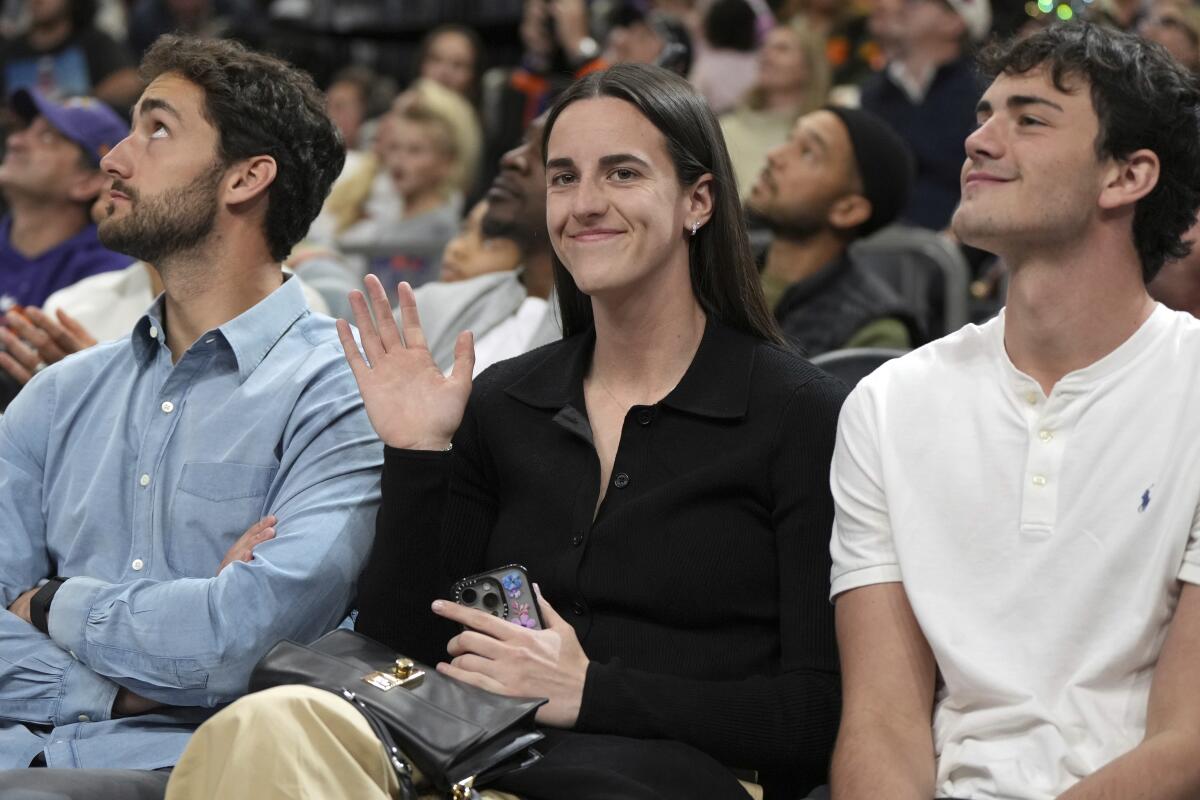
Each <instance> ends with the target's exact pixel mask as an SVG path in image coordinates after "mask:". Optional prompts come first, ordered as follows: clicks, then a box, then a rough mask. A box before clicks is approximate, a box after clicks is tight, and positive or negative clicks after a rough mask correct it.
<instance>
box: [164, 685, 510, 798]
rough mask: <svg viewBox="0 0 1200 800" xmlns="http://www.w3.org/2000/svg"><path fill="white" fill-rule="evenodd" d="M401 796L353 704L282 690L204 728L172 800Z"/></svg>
mask: <svg viewBox="0 0 1200 800" xmlns="http://www.w3.org/2000/svg"><path fill="white" fill-rule="evenodd" d="M399 791H400V785H399V783H398V782H397V780H396V773H395V772H393V771H392V767H391V765H390V764H389V763H388V760H387V757H386V756H385V755H384V752H383V747H382V746H381V745H380V744H379V740H378V739H376V738H375V734H374V733H372V731H371V728H370V726H369V725H367V722H366V720H364V719H363V717H362V715H361V714H359V713H358V710H357V709H355V708H354V706H352V705H350V704H349V703H347V702H346V701H345V700H342V699H341V698H340V697H337V696H336V695H333V694H331V693H329V692H325V691H321V690H320V689H313V688H311V687H308V686H277V687H275V688H274V689H268V690H266V691H263V692H257V693H255V694H252V695H248V696H247V697H243V698H242V699H241V700H238V701H237V702H236V703H234V704H233V705H231V706H229V708H226V709H224V710H223V711H221V713H219V714H217V715H216V716H214V717H212V718H211V719H210V720H208V721H207V722H205V723H204V724H203V725H201V726H200V729H199V730H197V731H196V734H195V735H194V736H193V737H192V740H191V742H189V743H188V747H187V750H185V751H184V752H183V756H182V757H181V758H180V760H179V763H178V764H176V765H175V771H174V772H172V773H171V781H170V783H168V784H167V800H210V799H211V798H221V800H274V799H275V798H287V800H336V799H337V798H348V799H349V798H353V800H386V799H387V798H393V797H396V796H397V794H398V792H399ZM482 796H483V797H484V798H485V800H517V798H515V797H513V796H512V795H509V794H503V793H499V792H491V791H484V792H482ZM430 797H436V795H430Z"/></svg>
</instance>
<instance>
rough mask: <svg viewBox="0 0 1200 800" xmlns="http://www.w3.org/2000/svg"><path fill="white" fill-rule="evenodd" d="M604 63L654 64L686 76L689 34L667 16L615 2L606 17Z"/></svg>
mask: <svg viewBox="0 0 1200 800" xmlns="http://www.w3.org/2000/svg"><path fill="white" fill-rule="evenodd" d="M604 60H605V61H606V62H608V63H609V64H654V65H656V66H660V67H664V68H665V69H669V70H671V71H672V72H674V73H675V74H676V75H684V76H686V75H687V74H688V73H689V72H691V69H692V35H691V34H690V33H689V32H688V30H687V28H686V27H685V26H684V24H683V22H681V21H680V20H679V19H677V18H676V17H673V16H671V15H670V14H664V13H662V12H658V11H649V12H647V11H646V10H645V9H644V7H643V6H642V5H641V4H640V3H633V2H623V3H618V4H617V5H615V6H614V7H613V9H612V11H610V12H609V15H608V36H607V37H606V38H605V47H604Z"/></svg>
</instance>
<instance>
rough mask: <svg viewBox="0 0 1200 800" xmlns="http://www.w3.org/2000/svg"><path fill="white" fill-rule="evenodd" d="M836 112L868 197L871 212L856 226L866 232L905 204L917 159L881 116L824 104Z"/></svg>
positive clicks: (893, 216) (891, 219) (885, 221)
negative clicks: (847, 138) (845, 132)
mask: <svg viewBox="0 0 1200 800" xmlns="http://www.w3.org/2000/svg"><path fill="white" fill-rule="evenodd" d="M825 110H826V111H830V112H832V113H834V114H836V115H837V117H838V119H840V120H841V121H842V124H843V125H845V126H846V131H847V133H849V134H850V146H851V148H853V150H854V161H855V164H856V165H857V166H858V176H859V179H860V180H862V186H863V196H864V197H866V198H867V199H868V200H870V201H871V216H870V217H869V218H868V219H867V221H866V222H864V223H863V224H862V225H860V226H858V234H859V235H860V236H869V235H870V234H872V233H874V232H875V231H877V230H879V229H880V228H882V227H884V226H885V225H889V224H891V223H892V222H894V221H895V219H896V217H897V216H899V214H900V212H901V210H903V209H904V207H905V206H906V205H908V195H909V192H910V191H911V190H912V184H913V177H914V176H915V174H916V162H915V160H914V159H913V154H912V150H911V149H910V148H909V146H908V143H907V142H905V141H904V140H903V139H901V138H900V136H899V135H898V134H897V133H896V132H895V131H893V130H892V129H891V127H889V126H888V124H887V123H886V122H884V121H883V120H882V119H881V118H880V117H878V116H876V115H875V114H872V113H871V112H869V111H863V110H862V109H858V108H841V107H838V106H826V107H825Z"/></svg>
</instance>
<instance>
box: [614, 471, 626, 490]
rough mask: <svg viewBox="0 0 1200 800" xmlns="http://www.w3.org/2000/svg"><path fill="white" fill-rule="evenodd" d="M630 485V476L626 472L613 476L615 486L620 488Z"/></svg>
mask: <svg viewBox="0 0 1200 800" xmlns="http://www.w3.org/2000/svg"><path fill="white" fill-rule="evenodd" d="M628 485H629V476H628V475H626V474H625V473H624V472H618V473H617V477H615V478H613V486H615V487H617V488H618V489H624V488H625V487H626V486H628Z"/></svg>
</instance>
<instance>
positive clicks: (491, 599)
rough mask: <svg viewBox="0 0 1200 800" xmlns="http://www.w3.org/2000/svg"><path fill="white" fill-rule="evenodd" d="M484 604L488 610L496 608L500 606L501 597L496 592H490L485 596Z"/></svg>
mask: <svg viewBox="0 0 1200 800" xmlns="http://www.w3.org/2000/svg"><path fill="white" fill-rule="evenodd" d="M483 604H484V605H485V606H487V607H488V608H495V607H496V606H498V605H500V596H499V595H497V594H495V593H494V592H488V593H487V594H485V595H484V596H483Z"/></svg>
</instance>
